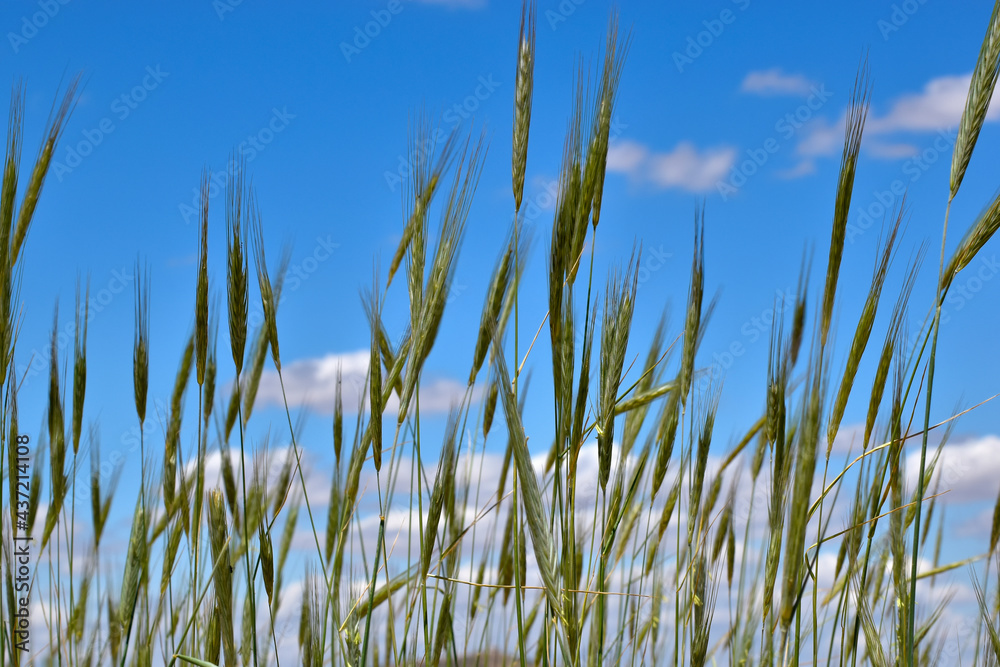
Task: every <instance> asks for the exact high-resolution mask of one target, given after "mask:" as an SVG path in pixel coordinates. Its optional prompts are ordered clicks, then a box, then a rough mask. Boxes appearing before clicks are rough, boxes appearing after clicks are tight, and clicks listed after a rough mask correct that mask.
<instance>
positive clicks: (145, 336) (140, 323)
mask: <svg viewBox="0 0 1000 667" xmlns="http://www.w3.org/2000/svg"><path fill="white" fill-rule="evenodd" d="M132 380H133V388H134V391H135V412H136V414H137V415H138V416H139V425H140V427H141V426H142V424H143V422H145V421H146V396H147V395H148V393H149V271H148V269H146V270H145V271H142V270H140V267H139V264H138V263H136V267H135V343H134V345H133V347H132Z"/></svg>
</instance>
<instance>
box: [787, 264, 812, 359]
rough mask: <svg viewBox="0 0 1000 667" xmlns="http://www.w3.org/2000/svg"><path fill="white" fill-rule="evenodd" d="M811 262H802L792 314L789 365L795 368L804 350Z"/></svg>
mask: <svg viewBox="0 0 1000 667" xmlns="http://www.w3.org/2000/svg"><path fill="white" fill-rule="evenodd" d="M811 265H812V262H811V261H808V262H807V261H806V260H805V258H803V260H802V268H801V270H800V271H799V286H798V289H797V290H796V292H795V295H796V296H795V309H794V311H793V312H792V334H791V337H790V338H789V340H788V354H789V363H790V364H791V365H792V366H795V363H796V362H797V361H798V359H799V350H800V349H801V348H802V339H803V335H804V333H805V328H806V304H807V303H808V298H807V296H808V291H809V269H810V267H811Z"/></svg>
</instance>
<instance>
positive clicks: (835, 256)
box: [820, 60, 871, 346]
mask: <svg viewBox="0 0 1000 667" xmlns="http://www.w3.org/2000/svg"><path fill="white" fill-rule="evenodd" d="M868 73H869V69H868V61H867V60H864V61H863V62H862V63H861V67H860V68H859V69H858V74H857V76H856V78H855V79H854V90H853V91H852V92H851V100H850V103H849V105H848V109H847V121H846V125H845V127H844V150H843V153H842V154H841V157H840V175H839V177H838V180H837V195H836V200H835V203H834V209H833V231H832V233H831V237H830V258H829V260H828V263H827V267H826V285H825V287H824V289H823V309H822V318H821V320H820V345H821V346H825V345H826V339H827V335H828V334H829V332H830V322H831V320H832V319H833V301H834V296H835V295H836V293H837V280H838V278H839V277H840V262H841V259H843V256H844V240H845V238H846V231H847V215H848V213H849V212H850V209H851V195H852V193H853V192H854V174H855V171H856V169H857V164H858V152H859V151H860V150H861V136H862V134H863V133H864V127H865V119H866V117H867V116H868V105H869V101H870V99H871V88H870V86H869V84H868Z"/></svg>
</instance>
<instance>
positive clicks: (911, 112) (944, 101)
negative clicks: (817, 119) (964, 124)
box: [867, 74, 1000, 134]
mask: <svg viewBox="0 0 1000 667" xmlns="http://www.w3.org/2000/svg"><path fill="white" fill-rule="evenodd" d="M970 81H972V75H971V74H964V75H960V76H942V77H939V78H937V79H931V80H930V81H929V82H928V83H927V85H925V86H924V89H923V90H922V91H921V92H919V93H912V94H909V95H903V96H902V97H900V98H898V99H897V100H896V101H895V102H893V104H892V106H891V107H890V108H889V111H888V113H886V114H885V115H884V116H881V117H878V116H876V117H874V118H871V119H870V120H869V122H868V126H867V129H868V131H870V132H871V133H873V134H888V133H890V132H899V131H909V132H936V131H937V130H942V129H945V128H948V127H952V126H954V125H958V123H959V121H960V120H961V119H962V110H963V109H965V98H966V96H967V95H968V92H969V82H970ZM998 116H1000V107H998V106H997V105H992V106H991V107H990V109H989V111H988V112H987V114H986V117H987V119H989V120H996V119H997V117H998Z"/></svg>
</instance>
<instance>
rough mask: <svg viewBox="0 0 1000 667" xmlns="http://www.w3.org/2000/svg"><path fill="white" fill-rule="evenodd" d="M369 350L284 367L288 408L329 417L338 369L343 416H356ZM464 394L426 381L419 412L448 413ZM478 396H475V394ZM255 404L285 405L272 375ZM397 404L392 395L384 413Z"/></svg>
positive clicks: (445, 381)
mask: <svg viewBox="0 0 1000 667" xmlns="http://www.w3.org/2000/svg"><path fill="white" fill-rule="evenodd" d="M369 355H370V352H369V351H368V350H358V351H356V352H345V353H339V354H336V353H335V354H328V355H326V356H324V357H319V358H316V359H300V360H298V361H293V362H291V363H289V364H286V365H284V367H283V368H282V374H283V376H284V380H285V394H286V395H287V396H288V404H289V405H290V406H307V407H310V408H313V409H314V410H317V411H319V412H322V413H324V414H332V413H333V406H334V402H335V397H336V391H337V369H338V368H340V369H341V372H342V374H343V380H342V384H341V390H342V395H343V401H344V412H345V413H349V414H351V413H353V414H357V412H358V410H359V408H360V407H361V406H362V405H363V404H364V396H365V395H366V390H365V378H366V377H367V375H368V359H369ZM465 391H466V385H465V384H464V383H461V382H458V381H455V380H452V379H449V378H437V379H427V380H424V381H422V382H421V385H420V409H421V411H425V412H428V413H431V412H447V411H448V409H449V408H450V407H451V405H452V404H455V403H459V402H461V400H462V397H463V396H464V394H465ZM477 395H478V394H477ZM257 401H258V402H259V403H260V404H262V405H276V406H282V405H284V402H283V399H282V395H281V383H280V382H279V380H278V374H277V372H275V371H267V372H265V373H264V374H263V375H262V376H261V379H260V387H259V388H258V390H257ZM398 409H399V401H398V398H397V397H396V395H395V394H393V395H392V397H391V398H390V399H389V403H388V405H387V406H386V412H387V413H389V414H395V412H396V411H397V410H398Z"/></svg>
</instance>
